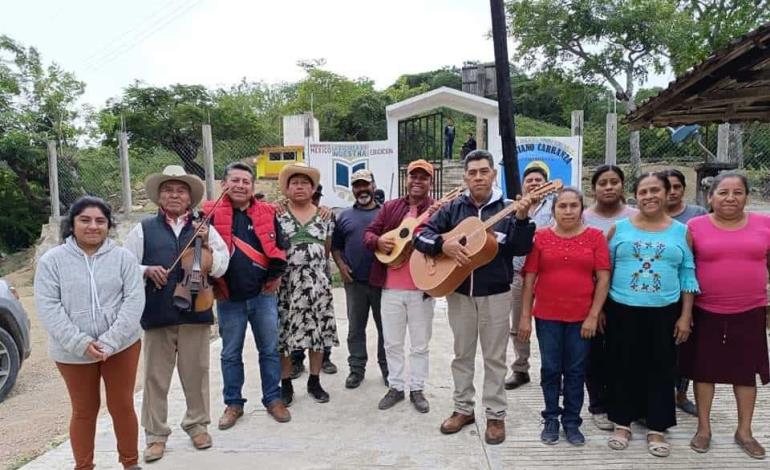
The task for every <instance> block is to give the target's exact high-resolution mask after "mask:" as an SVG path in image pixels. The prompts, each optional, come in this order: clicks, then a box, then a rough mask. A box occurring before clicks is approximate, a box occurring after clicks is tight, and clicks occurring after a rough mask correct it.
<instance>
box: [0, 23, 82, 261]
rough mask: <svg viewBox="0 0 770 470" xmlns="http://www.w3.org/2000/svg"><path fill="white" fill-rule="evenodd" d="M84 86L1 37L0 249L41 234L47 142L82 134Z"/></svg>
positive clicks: (47, 204) (45, 199) (47, 203)
mask: <svg viewBox="0 0 770 470" xmlns="http://www.w3.org/2000/svg"><path fill="white" fill-rule="evenodd" d="M84 89H85V85H84V84H83V83H82V82H80V81H78V80H77V79H76V78H75V76H74V75H73V74H71V73H69V72H66V71H64V70H62V69H61V68H60V67H59V66H58V65H56V64H50V65H47V66H46V65H45V64H43V61H42V59H41V57H40V54H39V53H38V52H37V50H36V49H35V48H32V47H30V48H27V47H25V46H23V45H22V44H20V43H18V42H16V41H14V40H13V39H11V38H9V37H8V36H4V35H0V173H2V174H1V175H0V198H2V199H0V200H2V201H3V207H4V210H3V213H2V214H0V247H4V248H5V249H15V248H19V247H24V246H27V245H28V244H30V243H31V242H32V241H33V240H34V239H35V238H36V237H37V236H38V234H39V231H40V227H39V225H40V223H41V221H43V220H45V218H46V214H47V213H48V211H49V207H50V201H49V198H48V197H47V196H46V188H47V186H48V174H47V169H46V167H47V159H46V153H45V145H46V141H47V140H49V139H54V138H55V139H57V140H58V141H59V142H68V141H73V140H75V139H76V138H77V137H78V136H79V135H80V134H81V132H82V130H81V129H79V128H78V127H77V126H76V125H75V122H76V121H77V119H78V118H79V117H80V116H81V110H79V109H77V108H76V106H75V104H76V102H77V100H78V98H79V97H80V95H82V93H83V91H84ZM54 203H56V204H58V203H59V201H54ZM6 208H7V209H6Z"/></svg>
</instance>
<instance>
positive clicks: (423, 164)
mask: <svg viewBox="0 0 770 470" xmlns="http://www.w3.org/2000/svg"><path fill="white" fill-rule="evenodd" d="M417 169H420V170H425V172H426V173H428V174H429V175H430V176H431V177H433V165H432V164H431V163H429V162H427V161H425V160H423V159H422V158H421V159H419V160H415V161H413V162H411V163H410V164H409V166H407V167H406V174H407V175H408V174H409V173H411V172H413V171H414V170H417Z"/></svg>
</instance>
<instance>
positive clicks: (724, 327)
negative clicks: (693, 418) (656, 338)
mask: <svg viewBox="0 0 770 470" xmlns="http://www.w3.org/2000/svg"><path fill="white" fill-rule="evenodd" d="M748 193H749V188H748V183H747V181H746V177H745V176H743V175H740V174H737V173H733V172H727V173H722V174H720V175H719V176H717V177H716V178H715V179H714V182H713V184H712V185H711V190H710V192H709V204H710V205H711V208H712V209H713V213H712V214H708V215H703V216H700V217H696V218H694V219H691V220H690V221H689V222H688V226H689V228H690V233H691V234H692V238H693V251H694V253H695V266H696V275H697V277H698V283H699V284H700V288H701V292H702V294H701V295H700V296H698V297H696V300H695V308H694V315H693V322H694V328H693V332H692V336H691V337H690V340H689V341H688V342H686V343H685V344H684V345H682V347H681V351H680V354H681V357H680V360H681V368H682V375H684V376H685V377H689V378H691V379H692V380H693V381H694V382H695V401H696V403H697V407H698V431H697V432H696V434H695V436H694V437H693V438H692V440H691V441H690V447H691V448H692V449H693V450H694V451H696V452H701V453H703V452H707V451H708V450H709V448H710V445H711V423H710V414H711V403H712V401H713V399H714V384H715V383H725V384H732V385H733V391H734V392H735V399H736V401H737V403H738V429H737V430H736V432H735V442H736V443H737V444H738V445H739V446H740V447H741V449H743V451H744V452H746V453H747V454H748V455H749V456H751V457H753V458H756V459H763V458H764V457H765V449H764V448H763V447H762V446H761V445H760V444H759V442H757V441H756V439H754V437H753V435H752V432H751V419H752V416H753V414H754V404H755V402H756V398H757V386H756V376H757V374H759V377H760V380H761V381H762V383H763V384H767V383H768V382H770V366H769V365H768V349H767V338H766V336H765V335H766V330H765V328H766V317H765V306H766V305H767V290H766V285H767V279H768V270H767V262H768V251H770V217H767V216H765V215H760V214H754V213H748V212H745V211H744V208H745V206H746V200H747V197H748Z"/></svg>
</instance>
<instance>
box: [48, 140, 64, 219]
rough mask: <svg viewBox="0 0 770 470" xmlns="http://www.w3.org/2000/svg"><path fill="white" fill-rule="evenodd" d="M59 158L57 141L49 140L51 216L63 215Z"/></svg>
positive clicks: (56, 217) (55, 217)
mask: <svg viewBox="0 0 770 470" xmlns="http://www.w3.org/2000/svg"><path fill="white" fill-rule="evenodd" d="M58 160H59V158H58V155H57V154H56V141H54V140H49V141H48V193H49V194H50V198H51V217H53V218H54V219H58V218H60V217H61V209H60V207H59V161H58Z"/></svg>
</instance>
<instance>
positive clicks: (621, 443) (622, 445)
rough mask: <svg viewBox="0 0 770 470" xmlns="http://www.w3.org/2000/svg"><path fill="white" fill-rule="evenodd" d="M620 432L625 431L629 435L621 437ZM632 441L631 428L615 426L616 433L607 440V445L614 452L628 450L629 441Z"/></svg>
mask: <svg viewBox="0 0 770 470" xmlns="http://www.w3.org/2000/svg"><path fill="white" fill-rule="evenodd" d="M618 431H624V432H626V433H628V435H627V436H626V435H620V434H618ZM630 439H631V428H629V427H628V426H620V425H618V424H616V425H615V432H613V433H612V435H611V436H610V437H609V439H607V445H608V446H610V449H613V450H626V449H627V448H628V441H629V440H630Z"/></svg>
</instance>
